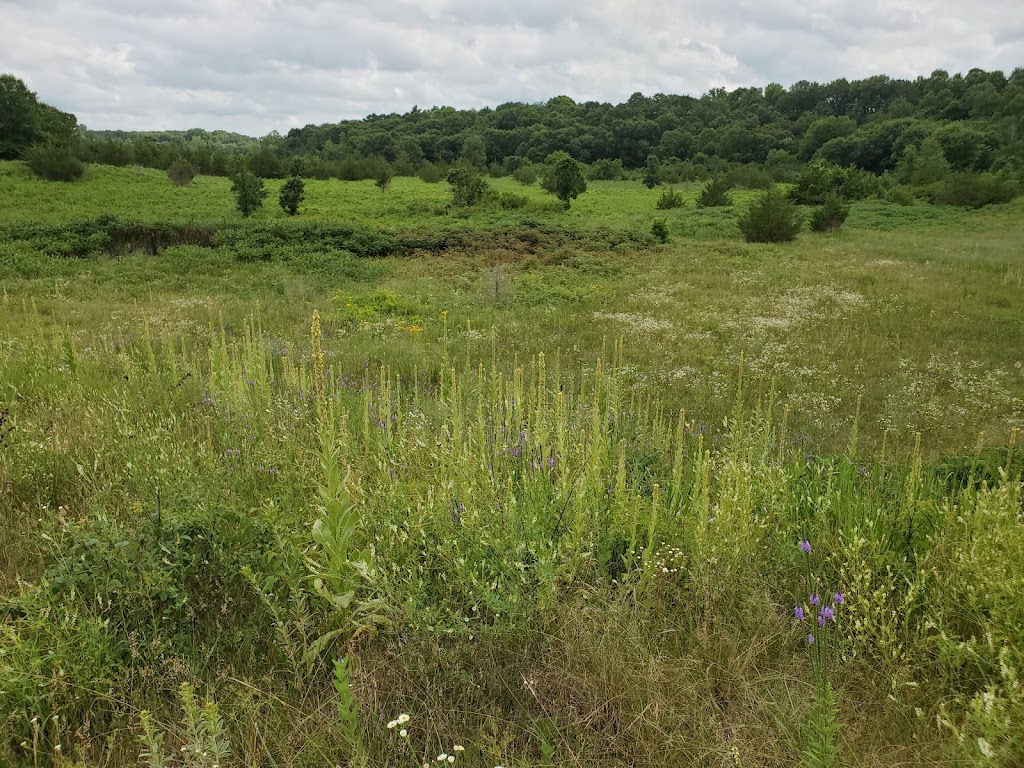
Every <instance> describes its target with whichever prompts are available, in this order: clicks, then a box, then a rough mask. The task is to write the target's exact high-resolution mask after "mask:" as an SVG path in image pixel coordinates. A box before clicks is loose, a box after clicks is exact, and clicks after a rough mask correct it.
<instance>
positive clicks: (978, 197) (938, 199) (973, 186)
mask: <svg viewBox="0 0 1024 768" xmlns="http://www.w3.org/2000/svg"><path fill="white" fill-rule="evenodd" d="M1019 193H1020V189H1019V187H1018V186H1017V184H1015V183H1014V182H1013V181H1012V180H1011V179H1010V178H1008V177H1005V176H1001V175H999V174H995V173H971V172H968V173H954V174H952V175H950V176H948V177H947V178H946V179H945V180H943V181H940V182H938V183H936V184H934V185H932V186H931V188H930V190H929V200H930V201H931V202H932V203H935V204H937V205H955V206H958V207H961V208H983V207H984V206H986V205H994V204H996V203H1007V202H1009V201H1010V200H1012V199H1013V198H1014V197H1016V196H1017V195H1018V194H1019Z"/></svg>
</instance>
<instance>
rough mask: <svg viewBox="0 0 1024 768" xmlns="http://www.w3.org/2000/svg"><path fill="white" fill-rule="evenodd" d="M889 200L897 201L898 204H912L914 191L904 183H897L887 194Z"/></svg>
mask: <svg viewBox="0 0 1024 768" xmlns="http://www.w3.org/2000/svg"><path fill="white" fill-rule="evenodd" d="M886 198H887V199H888V200H889V202H892V203H896V204H897V205H905V206H910V205H913V204H914V193H913V191H911V190H910V188H909V187H905V186H903V185H902V184H900V185H897V186H895V187H893V188H892V189H890V190H889V193H888V194H887V195H886Z"/></svg>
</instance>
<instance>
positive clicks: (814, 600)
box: [811, 594, 821, 605]
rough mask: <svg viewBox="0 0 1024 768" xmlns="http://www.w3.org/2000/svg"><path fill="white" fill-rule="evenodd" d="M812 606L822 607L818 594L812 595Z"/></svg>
mask: <svg viewBox="0 0 1024 768" xmlns="http://www.w3.org/2000/svg"><path fill="white" fill-rule="evenodd" d="M811 605H821V598H820V597H818V595H817V594H813V595H811Z"/></svg>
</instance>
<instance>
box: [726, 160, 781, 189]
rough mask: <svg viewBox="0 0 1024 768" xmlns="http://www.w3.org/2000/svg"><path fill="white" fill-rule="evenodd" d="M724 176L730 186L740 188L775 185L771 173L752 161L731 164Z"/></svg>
mask: <svg viewBox="0 0 1024 768" xmlns="http://www.w3.org/2000/svg"><path fill="white" fill-rule="evenodd" d="M725 178H726V179H728V181H729V183H730V184H731V185H732V186H734V187H740V188H741V189H771V188H772V187H773V186H775V179H774V178H773V177H772V175H771V174H770V173H768V172H767V171H766V170H764V169H763V168H761V167H760V166H758V165H754V164H753V163H750V164H747V165H736V166H733V167H732V168H731V169H730V170H729V172H728V173H727V174H725Z"/></svg>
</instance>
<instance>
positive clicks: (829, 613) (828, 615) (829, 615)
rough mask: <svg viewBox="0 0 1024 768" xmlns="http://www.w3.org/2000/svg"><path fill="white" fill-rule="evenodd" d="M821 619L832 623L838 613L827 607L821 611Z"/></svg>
mask: <svg viewBox="0 0 1024 768" xmlns="http://www.w3.org/2000/svg"><path fill="white" fill-rule="evenodd" d="M819 618H825V619H827V620H829V621H832V620H834V619H835V618H836V612H835V611H834V610H833V609H832V608H830V607H828V606H826V607H825V608H822V609H821V616H820V617H819Z"/></svg>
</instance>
